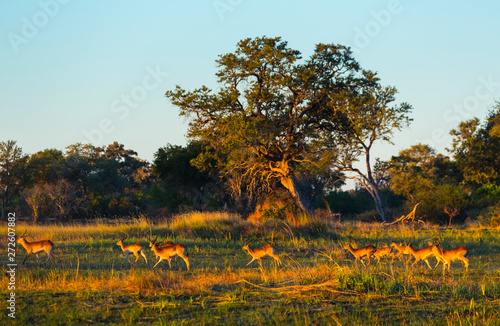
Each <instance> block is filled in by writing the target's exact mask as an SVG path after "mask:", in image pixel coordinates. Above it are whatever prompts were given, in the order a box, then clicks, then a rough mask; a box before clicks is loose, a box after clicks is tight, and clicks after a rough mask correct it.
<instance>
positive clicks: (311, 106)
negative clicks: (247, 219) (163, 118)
mask: <svg viewBox="0 0 500 326" xmlns="http://www.w3.org/2000/svg"><path fill="white" fill-rule="evenodd" d="M217 64H218V67H219V71H218V73H217V77H218V82H219V84H220V87H219V89H218V90H217V91H216V92H214V91H212V90H211V89H209V88H207V87H205V86H202V87H201V88H198V89H195V90H193V91H187V90H184V89H182V88H181V87H179V86H177V88H176V89H175V90H171V91H167V93H166V96H167V97H168V98H169V99H170V100H171V101H172V103H173V104H174V105H176V106H178V107H179V108H180V115H181V116H186V117H187V118H188V120H189V131H188V136H189V137H191V138H193V139H202V140H204V141H206V142H207V143H208V144H209V147H210V150H216V151H217V154H218V155H217V160H218V162H219V163H220V166H218V168H219V169H220V170H221V171H223V172H225V173H227V174H228V175H238V176H239V177H242V178H244V184H246V186H247V188H248V189H249V190H255V189H262V188H266V187H269V186H270V185H271V184H272V183H273V182H274V181H279V182H280V183H281V184H282V186H283V187H285V188H286V189H287V190H288V191H289V192H290V194H291V195H292V196H293V198H295V200H296V202H297V204H298V206H299V207H300V208H301V209H302V210H304V211H305V212H308V213H310V212H312V210H313V208H314V205H315V200H316V199H317V198H318V196H317V193H318V192H321V191H322V189H321V188H322V187H324V186H325V182H324V181H322V180H328V178H325V177H320V176H328V175H331V172H332V169H333V168H334V167H333V166H332V163H333V162H335V161H336V160H337V159H336V158H337V156H338V155H339V146H344V147H343V148H345V146H348V145H347V142H348V141H349V139H351V137H352V135H353V130H352V124H353V122H354V121H353V120H352V119H350V117H349V116H348V115H347V114H346V111H345V109H346V107H347V105H350V104H352V105H355V107H356V108H359V107H360V105H361V104H360V103H357V101H360V100H363V99H366V98H367V96H365V95H364V94H365V93H366V92H367V91H368V90H371V89H379V88H380V86H379V83H378V78H377V76H376V74H374V73H373V72H370V71H368V70H363V69H362V68H361V67H360V65H359V64H358V62H357V61H356V60H355V59H354V58H353V56H352V52H351V51H350V49H349V48H347V47H344V46H342V45H334V44H318V45H317V46H316V48H315V51H314V53H313V54H312V56H311V57H310V58H309V59H308V60H302V58H301V54H300V52H299V51H297V50H294V49H291V48H289V47H288V45H287V42H285V41H282V40H281V39H280V38H279V37H278V38H267V37H261V38H255V39H245V40H242V41H240V42H239V43H238V45H237V49H236V51H235V52H234V53H229V54H225V55H221V56H220V57H219V59H218V60H217ZM372 105H374V104H372ZM211 159H213V157H211ZM197 164H198V165H203V155H202V156H201V159H200V160H198V162H197Z"/></svg>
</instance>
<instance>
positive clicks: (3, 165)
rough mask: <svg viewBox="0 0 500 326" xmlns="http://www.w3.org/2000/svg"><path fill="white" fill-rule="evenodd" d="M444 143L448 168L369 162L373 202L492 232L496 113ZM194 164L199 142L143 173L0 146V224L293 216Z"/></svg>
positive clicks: (344, 200) (83, 153) (419, 161)
mask: <svg viewBox="0 0 500 326" xmlns="http://www.w3.org/2000/svg"><path fill="white" fill-rule="evenodd" d="M451 133H452V134H453V135H454V138H453V143H452V148H451V149H449V150H450V151H451V152H452V153H453V158H450V157H449V156H445V155H443V154H439V153H436V152H435V150H434V149H432V148H431V147H429V146H428V145H423V144H417V145H414V146H412V147H410V148H408V149H405V150H402V151H401V152H400V153H399V155H397V156H393V157H392V158H391V159H390V160H389V161H386V162H379V166H380V167H379V174H380V175H381V179H383V180H384V183H383V186H382V193H383V196H384V200H385V202H386V204H387V206H388V207H389V211H390V212H391V215H392V217H396V216H399V215H398V214H401V213H402V212H404V211H409V210H410V209H411V207H413V205H415V204H416V203H420V206H419V211H418V212H419V215H420V216H424V217H426V218H427V219H429V220H433V221H438V222H441V223H444V224H448V223H450V222H461V221H464V220H465V219H466V218H467V217H471V218H475V217H480V218H483V219H484V220H485V222H487V223H493V224H500V217H499V216H500V154H499V153H500V104H499V103H497V104H496V107H495V109H494V110H492V111H491V113H490V115H489V116H488V117H487V119H486V120H485V121H484V122H481V121H480V120H479V119H472V120H468V121H465V122H462V123H461V124H460V125H459V126H458V128H457V129H455V130H453V131H452V132H451ZM200 155H206V148H205V146H204V144H203V143H202V142H200V141H192V142H190V143H188V144H187V145H186V146H174V145H167V146H165V147H162V148H160V149H158V151H157V152H156V153H155V156H154V157H155V158H154V161H153V162H152V163H150V162H147V161H145V160H141V159H140V158H138V157H137V153H136V152H135V151H133V150H130V149H125V147H124V145H123V144H119V143H117V142H115V143H113V144H110V145H108V146H104V147H94V146H92V145H90V144H74V145H71V146H68V147H67V148H66V149H65V150H64V151H61V150H58V149H45V150H43V151H40V152H38V153H35V154H31V155H26V154H25V153H23V152H22V149H21V148H20V147H19V146H18V145H17V143H16V142H15V141H5V142H0V189H2V191H1V192H0V195H1V201H2V214H3V216H5V214H6V213H5V212H6V210H15V211H16V212H18V213H17V214H18V216H26V217H30V218H32V219H33V221H35V222H36V221H37V220H38V219H39V218H41V217H43V218H44V219H46V218H53V219H58V220H69V219H76V218H78V219H82V218H83V219H91V218H95V217H114V216H120V217H121V216H130V215H133V214H139V213H148V214H157V215H161V216H168V215H169V214H176V213H179V212H186V211H190V210H198V211H206V210H231V211H237V212H239V213H242V214H250V213H251V212H253V211H254V210H255V208H256V207H257V205H258V204H263V203H264V202H267V203H268V205H267V206H263V205H259V207H260V209H261V210H262V211H261V213H262V214H261V215H262V216H264V217H273V218H287V214H288V213H295V214H296V213H297V212H299V210H298V209H297V207H296V205H294V201H293V200H292V198H291V196H290V195H289V194H288V192H287V191H286V189H284V187H282V186H281V185H280V184H279V182H275V183H274V184H273V185H272V187H271V190H270V191H268V192H262V193H260V194H256V195H254V194H251V193H245V192H240V193H235V192H234V189H233V188H232V185H231V180H230V178H228V177H227V176H225V175H224V174H223V173H221V171H219V170H217V168H216V165H215V164H214V165H212V166H211V167H210V168H206V169H204V170H203V171H202V170H200V169H198V168H197V167H195V165H196V159H197V158H199V156H200ZM318 177H319V176H318ZM340 177H341V176H339V178H340ZM337 181H338V183H337V185H341V184H342V183H341V182H340V179H339V180H337ZM318 208H319V209H323V210H325V211H328V212H331V213H340V214H341V215H342V216H344V217H354V218H364V219H369V220H373V219H374V218H375V217H376V216H377V210H376V207H375V204H374V201H373V198H372V197H371V196H370V194H369V193H368V192H367V191H366V190H365V189H364V188H363V187H362V186H361V185H358V186H357V188H356V189H355V190H350V191H342V190H339V189H338V188H327V189H325V191H324V193H323V194H322V195H321V199H320V200H318V201H317V205H316V209H318Z"/></svg>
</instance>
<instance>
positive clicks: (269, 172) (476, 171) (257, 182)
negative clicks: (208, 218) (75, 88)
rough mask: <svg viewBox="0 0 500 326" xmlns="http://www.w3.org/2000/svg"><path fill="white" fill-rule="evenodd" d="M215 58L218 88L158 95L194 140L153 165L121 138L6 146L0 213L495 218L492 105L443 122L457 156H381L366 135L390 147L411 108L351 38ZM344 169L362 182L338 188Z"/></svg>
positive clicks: (275, 41) (247, 42) (498, 123)
mask: <svg viewBox="0 0 500 326" xmlns="http://www.w3.org/2000/svg"><path fill="white" fill-rule="evenodd" d="M216 64H217V66H218V68H219V70H218V72H217V73H216V77H217V81H218V88H217V90H215V91H214V90H211V89H210V88H208V87H206V86H204V85H202V86H200V87H199V88H197V89H194V90H187V89H183V88H182V87H181V86H176V88H175V89H173V90H168V91H167V92H166V93H165V96H166V97H167V98H168V99H169V100H170V101H171V103H172V104H173V105H174V106H176V107H177V108H178V109H179V115H181V116H183V117H185V119H186V120H187V121H188V130H187V136H188V139H189V143H188V144H187V145H186V146H172V145H167V146H165V147H163V148H160V149H158V151H157V152H156V153H155V158H154V161H153V162H152V163H151V164H150V163H148V162H145V161H143V160H141V159H139V158H138V157H137V153H136V152H134V151H133V150H127V149H125V148H124V146H123V145H122V144H118V143H114V144H111V145H109V146H105V147H94V146H91V145H85V144H75V145H72V146H69V147H68V148H67V149H66V150H65V151H64V152H62V151H60V150H56V149H47V150H44V151H42V152H40V153H36V154H33V155H24V154H23V153H22V150H21V149H20V148H19V147H17V145H16V143H15V142H13V141H8V142H4V143H1V148H0V155H1V157H0V164H1V165H0V189H4V191H3V192H0V196H1V200H2V211H3V212H4V211H5V208H6V206H7V205H13V206H14V207H16V209H19V210H22V211H23V212H25V213H26V214H30V215H32V216H33V217H34V219H35V220H36V219H37V218H38V217H39V216H55V217H58V218H68V217H69V216H72V217H86V218H88V217H92V216H99V215H100V216H114V215H124V214H133V213H139V212H149V213H151V212H163V214H169V213H176V212H179V211H186V210H192V209H195V210H214V209H225V210H236V211H239V212H241V213H243V214H249V213H251V212H252V211H254V209H255V210H256V211H255V214H256V215H255V214H254V216H251V217H252V218H266V217H274V218H289V219H296V218H297V216H299V215H301V214H302V215H305V216H312V215H314V214H315V210H316V209H317V208H318V207H323V208H324V209H325V210H326V211H330V212H332V213H336V212H338V213H341V214H344V215H356V216H357V217H358V218H360V217H362V216H366V217H367V218H369V219H372V220H373V219H374V218H376V219H379V220H381V221H389V220H391V219H392V218H393V217H394V216H397V215H398V214H401V212H403V211H408V210H409V209H410V208H411V207H413V206H414V205H415V204H416V203H420V206H419V215H420V216H424V217H426V218H427V219H430V220H435V221H440V222H442V223H450V222H451V221H458V220H464V219H465V218H466V217H467V216H479V215H481V216H490V215H491V216H494V217H495V218H497V219H499V218H498V217H497V216H498V211H499V210H500V208H499V207H498V205H499V204H498V202H499V201H500V200H499V199H500V195H499V193H500V190H499V187H500V168H499V167H500V155H499V153H500V103H496V104H495V106H494V107H493V109H492V111H491V113H490V114H489V116H488V117H487V118H486V120H485V121H484V122H481V121H480V120H479V119H477V118H475V119H471V120H468V121H464V122H462V123H460V124H459V126H458V127H457V128H456V129H455V130H452V131H451V134H452V136H453V142H452V144H451V148H450V149H448V152H449V153H450V154H451V156H446V155H443V154H440V153H436V152H435V150H434V149H432V148H431V147H429V146H428V145H425V144H417V145H414V146H412V147H411V148H409V149H406V150H403V151H401V152H400V153H399V154H398V155H397V156H394V157H392V158H391V159H390V160H388V161H386V162H384V161H381V160H378V159H374V158H373V156H374V155H373V152H372V149H373V145H374V144H375V143H379V142H388V143H392V139H393V136H394V133H395V132H397V131H400V130H402V129H403V128H405V127H407V126H409V125H410V123H411V121H412V119H411V117H410V113H411V111H412V110H413V107H412V106H411V105H410V104H408V103H405V102H399V101H398V102H397V101H396V94H397V93H398V91H397V89H396V87H394V86H386V85H383V84H382V83H381V81H380V78H379V77H378V76H377V73H376V72H373V71H370V70H368V69H363V68H362V67H361V65H360V63H359V62H357V61H356V60H355V58H354V55H353V53H352V51H351V49H350V48H349V47H346V46H343V45H340V44H323V43H319V44H317V45H316V47H315V49H314V51H313V54H312V55H311V56H310V57H309V58H303V57H302V54H301V53H300V51H298V50H296V49H293V48H290V47H289V46H288V43H287V42H286V41H284V40H282V39H281V38H280V37H274V38H269V37H257V38H254V39H251V38H248V39H244V40H241V41H240V42H238V44H237V46H236V50H235V51H234V52H233V53H228V54H224V55H220V56H219V58H218V59H217V60H216ZM359 166H363V168H359ZM347 178H350V179H354V180H356V182H357V183H358V187H357V189H356V190H354V191H350V192H342V191H340V190H338V189H339V187H340V186H342V184H343V183H344V181H345V180H346V179H347ZM368 196H369V197H368ZM485 214H486V215H485ZM486 218H488V217H486Z"/></svg>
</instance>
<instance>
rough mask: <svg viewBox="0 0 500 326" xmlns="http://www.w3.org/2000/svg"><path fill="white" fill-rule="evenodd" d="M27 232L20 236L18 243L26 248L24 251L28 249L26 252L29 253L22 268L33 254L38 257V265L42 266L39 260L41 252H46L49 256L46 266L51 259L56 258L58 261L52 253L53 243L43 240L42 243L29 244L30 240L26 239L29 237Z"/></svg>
mask: <svg viewBox="0 0 500 326" xmlns="http://www.w3.org/2000/svg"><path fill="white" fill-rule="evenodd" d="M26 232H27V231H25V232H24V233H23V234H22V235H20V236H19V238H18V239H17V241H16V242H17V243H20V244H21V245H22V246H23V247H24V249H26V251H27V252H28V254H27V255H26V257H25V258H24V260H23V263H22V264H21V266H22V265H24V262H25V261H26V259H27V258H28V257H29V256H31V254H35V255H36V260H37V261H38V264H40V259H39V258H38V254H39V253H41V252H45V253H46V254H47V260H46V261H45V263H44V264H46V263H47V262H48V261H49V259H50V257H54V260H55V259H56V257H55V256H54V254H53V253H52V250H53V249H54V244H53V243H52V241H50V240H41V241H33V242H28V240H26V237H27V236H28V234H26Z"/></svg>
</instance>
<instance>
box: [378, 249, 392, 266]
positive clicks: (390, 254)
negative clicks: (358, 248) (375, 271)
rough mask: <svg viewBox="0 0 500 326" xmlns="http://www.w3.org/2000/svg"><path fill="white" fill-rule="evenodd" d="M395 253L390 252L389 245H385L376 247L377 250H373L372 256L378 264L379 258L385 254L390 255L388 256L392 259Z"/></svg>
mask: <svg viewBox="0 0 500 326" xmlns="http://www.w3.org/2000/svg"><path fill="white" fill-rule="evenodd" d="M395 255H396V254H394V253H392V251H391V248H390V247H385V248H380V249H377V251H375V252H374V253H373V256H374V257H375V258H377V261H378V264H380V258H382V257H385V256H390V257H392V259H394V256H395Z"/></svg>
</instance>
